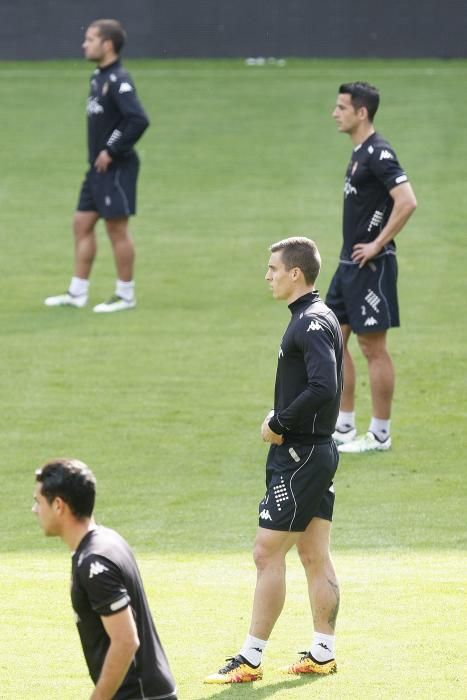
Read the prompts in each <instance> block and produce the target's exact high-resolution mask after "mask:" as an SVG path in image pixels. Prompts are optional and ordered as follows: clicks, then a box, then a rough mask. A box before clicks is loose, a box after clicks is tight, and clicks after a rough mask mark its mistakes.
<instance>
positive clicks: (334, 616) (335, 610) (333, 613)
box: [328, 578, 340, 629]
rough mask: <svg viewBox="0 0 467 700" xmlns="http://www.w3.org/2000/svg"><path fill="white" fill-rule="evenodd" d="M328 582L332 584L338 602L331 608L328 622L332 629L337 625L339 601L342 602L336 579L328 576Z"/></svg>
mask: <svg viewBox="0 0 467 700" xmlns="http://www.w3.org/2000/svg"><path fill="white" fill-rule="evenodd" d="M328 583H329V585H330V586H331V588H332V590H333V592H334V595H335V596H336V604H335V605H334V607H333V608H332V609H331V611H330V613H329V618H328V623H329V625H330V626H331V627H332V629H334V628H335V626H336V619H337V613H338V612H339V602H340V594H339V586H338V584H337V582H336V581H331V579H329V578H328Z"/></svg>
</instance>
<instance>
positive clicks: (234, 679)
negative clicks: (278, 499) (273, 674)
mask: <svg viewBox="0 0 467 700" xmlns="http://www.w3.org/2000/svg"><path fill="white" fill-rule="evenodd" d="M299 536H300V533H293V532H292V533H291V532H281V531H277V530H268V529H266V528H261V527H260V528H258V532H257V535H256V540H255V544H254V549H253V558H254V561H255V564H256V572H257V575H256V589H255V595H254V599H253V612H252V616H251V625H250V630H249V634H248V635H247V637H246V639H245V643H244V645H243V647H242V648H241V649H240V651H239V653H238V654H237V655H236V656H234V657H229V658H228V659H227V661H228V663H227V665H226V666H224V667H223V668H221V669H219V671H218V672H217V673H213V674H211V675H210V676H208V677H207V678H206V679H205V683H245V682H249V681H255V680H260V679H261V678H262V676H263V670H262V667H261V660H262V654H263V651H264V649H265V647H266V642H267V640H268V639H269V636H270V634H271V632H272V629H273V627H274V625H275V623H276V621H277V619H278V617H279V615H280V614H281V612H282V608H283V606H284V600H285V557H286V554H287V552H288V551H289V549H290V548H291V547H292V546H293V545H294V544H295V543H296V542H297V540H298V538H299Z"/></svg>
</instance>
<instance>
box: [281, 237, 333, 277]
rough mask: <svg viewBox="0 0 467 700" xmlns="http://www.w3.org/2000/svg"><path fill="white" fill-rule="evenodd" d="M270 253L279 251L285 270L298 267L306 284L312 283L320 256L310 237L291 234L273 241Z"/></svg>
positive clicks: (319, 266)
mask: <svg viewBox="0 0 467 700" xmlns="http://www.w3.org/2000/svg"><path fill="white" fill-rule="evenodd" d="M269 250H270V251H271V253H277V252H278V251H281V259H282V262H283V263H284V266H285V269H286V270H291V269H292V268H293V267H298V268H299V269H300V270H301V271H302V272H303V276H304V278H305V281H306V283H307V284H314V283H315V281H316V278H317V277H318V275H319V271H320V269H321V256H320V254H319V250H318V248H317V245H316V243H315V242H314V241H312V240H311V238H305V236H292V237H291V238H284V240H282V241H278V242H277V243H273V244H272V246H271V247H270V248H269Z"/></svg>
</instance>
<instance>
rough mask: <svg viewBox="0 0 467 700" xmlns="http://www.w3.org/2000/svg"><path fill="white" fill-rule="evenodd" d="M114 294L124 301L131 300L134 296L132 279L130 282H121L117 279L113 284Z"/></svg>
mask: <svg viewBox="0 0 467 700" xmlns="http://www.w3.org/2000/svg"><path fill="white" fill-rule="evenodd" d="M115 294H116V295H117V296H119V297H121V298H122V299H125V301H133V299H134V298H135V283H134V280H131V281H130V282H122V280H117V284H116V285H115Z"/></svg>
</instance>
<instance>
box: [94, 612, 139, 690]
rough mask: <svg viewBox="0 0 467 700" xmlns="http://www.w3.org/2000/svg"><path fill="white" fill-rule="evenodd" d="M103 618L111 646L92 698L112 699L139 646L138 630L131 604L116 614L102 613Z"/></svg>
mask: <svg viewBox="0 0 467 700" xmlns="http://www.w3.org/2000/svg"><path fill="white" fill-rule="evenodd" d="M101 620H102V624H103V625H104V628H105V631H106V632H107V634H108V636H109V639H110V646H109V648H108V650H107V654H106V656H105V659H104V664H103V666H102V671H101V674H100V676H99V680H98V681H97V683H96V686H95V688H94V691H93V693H92V694H91V697H90V700H112V698H113V697H114V695H115V694H116V692H117V690H118V689H119V687H120V686H121V684H122V682H123V679H124V678H125V676H126V674H127V672H128V669H129V667H130V664H131V662H132V660H133V658H134V656H135V653H136V651H137V649H138V647H139V639H138V631H137V629H136V625H135V621H134V619H133V614H132V612H131V608H130V606H127V607H126V608H125V609H124V610H121V611H120V612H118V613H116V614H115V615H101Z"/></svg>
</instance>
